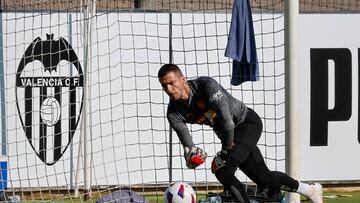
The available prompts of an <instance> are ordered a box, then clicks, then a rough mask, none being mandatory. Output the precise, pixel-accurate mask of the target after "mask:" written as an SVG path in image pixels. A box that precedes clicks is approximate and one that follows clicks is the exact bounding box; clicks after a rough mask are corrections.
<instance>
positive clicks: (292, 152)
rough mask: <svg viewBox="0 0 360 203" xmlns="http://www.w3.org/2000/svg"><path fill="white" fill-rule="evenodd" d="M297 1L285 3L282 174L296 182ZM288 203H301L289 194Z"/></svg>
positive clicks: (297, 149)
mask: <svg viewBox="0 0 360 203" xmlns="http://www.w3.org/2000/svg"><path fill="white" fill-rule="evenodd" d="M298 17H299V1H294V0H285V18H284V21H285V118H286V119H285V144H286V150H285V159H286V162H285V170H286V173H287V174H288V175H290V176H291V177H293V178H295V179H299V157H300V156H299V151H300V141H299V140H300V138H299V134H300V133H299V120H300V119H299V62H298V57H299V50H298V49H299V47H298V26H299V24H298ZM286 202H287V203H290V202H291V203H293V202H300V195H299V194H296V193H288V194H287V196H286Z"/></svg>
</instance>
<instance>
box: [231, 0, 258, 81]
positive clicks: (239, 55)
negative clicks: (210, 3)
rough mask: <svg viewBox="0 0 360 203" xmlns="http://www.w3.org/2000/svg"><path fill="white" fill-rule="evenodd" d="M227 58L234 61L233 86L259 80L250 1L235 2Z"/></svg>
mask: <svg viewBox="0 0 360 203" xmlns="http://www.w3.org/2000/svg"><path fill="white" fill-rule="evenodd" d="M225 56H226V57H230V58H232V59H233V74H232V78H231V84H232V85H240V84H241V83H242V82H245V81H256V80H258V79H259V64H258V60H257V56H256V44H255V34H254V25H253V22H252V16H251V7H250V2H249V0H234V5H233V10H232V17H231V25H230V32H229V38H228V43H227V46H226V50H225Z"/></svg>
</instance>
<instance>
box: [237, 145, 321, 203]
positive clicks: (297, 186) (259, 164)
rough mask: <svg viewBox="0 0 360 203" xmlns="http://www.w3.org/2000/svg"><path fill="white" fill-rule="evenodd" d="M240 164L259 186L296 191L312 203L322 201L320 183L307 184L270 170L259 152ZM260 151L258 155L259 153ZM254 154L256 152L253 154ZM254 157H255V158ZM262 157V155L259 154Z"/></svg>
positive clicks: (254, 152)
mask: <svg viewBox="0 0 360 203" xmlns="http://www.w3.org/2000/svg"><path fill="white" fill-rule="evenodd" d="M256 150H258V149H255V151H253V153H251V155H250V156H249V157H248V158H247V159H246V160H245V161H244V162H243V163H241V164H240V166H239V168H240V169H241V170H242V171H243V172H244V173H245V174H246V175H247V176H248V177H249V178H250V179H251V180H252V181H254V182H255V183H256V184H258V185H259V186H260V187H264V188H270V189H273V190H278V189H280V190H283V191H288V192H297V193H300V194H302V195H305V196H307V197H309V198H310V199H311V200H312V201H313V202H314V203H322V202H323V201H322V187H321V185H320V184H315V185H309V184H306V183H302V182H300V181H297V180H295V179H293V178H291V177H290V176H288V175H287V174H285V173H282V172H279V171H270V170H269V168H268V167H267V166H266V164H265V162H264V160H263V159H259V157H260V155H261V153H260V151H256ZM259 153H260V155H259ZM254 154H256V155H255V156H254ZM255 157H256V158H255ZM261 157H262V156H261Z"/></svg>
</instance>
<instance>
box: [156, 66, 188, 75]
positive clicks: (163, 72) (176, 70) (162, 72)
mask: <svg viewBox="0 0 360 203" xmlns="http://www.w3.org/2000/svg"><path fill="white" fill-rule="evenodd" d="M170 72H174V73H176V74H179V75H180V76H182V75H183V74H182V72H181V70H180V68H179V67H178V66H177V65H175V64H165V65H163V66H161V68H160V70H159V72H158V78H162V77H164V76H165V75H166V74H168V73H170Z"/></svg>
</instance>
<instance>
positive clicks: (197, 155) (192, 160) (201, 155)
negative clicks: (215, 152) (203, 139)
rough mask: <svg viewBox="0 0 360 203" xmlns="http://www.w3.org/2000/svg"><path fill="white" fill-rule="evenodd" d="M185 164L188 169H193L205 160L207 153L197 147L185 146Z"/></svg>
mask: <svg viewBox="0 0 360 203" xmlns="http://www.w3.org/2000/svg"><path fill="white" fill-rule="evenodd" d="M184 151H185V160H186V166H187V167H188V168H190V169H195V168H196V167H198V166H199V165H201V164H202V163H204V162H205V160H206V157H207V154H206V152H204V151H203V150H202V149H200V148H199V147H195V146H193V147H191V149H190V148H189V147H185V150H184Z"/></svg>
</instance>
